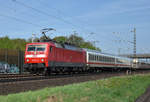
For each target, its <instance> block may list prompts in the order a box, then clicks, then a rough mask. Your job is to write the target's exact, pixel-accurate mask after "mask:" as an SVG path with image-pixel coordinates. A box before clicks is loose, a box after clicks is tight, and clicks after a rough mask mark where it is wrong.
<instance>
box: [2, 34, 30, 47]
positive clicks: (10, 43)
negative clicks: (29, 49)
mask: <svg viewBox="0 0 150 102" xmlns="http://www.w3.org/2000/svg"><path fill="white" fill-rule="evenodd" d="M26 43H27V42H26V40H25V39H10V38H9V37H8V36H5V37H1V38H0V48H1V49H14V50H25V45H26Z"/></svg>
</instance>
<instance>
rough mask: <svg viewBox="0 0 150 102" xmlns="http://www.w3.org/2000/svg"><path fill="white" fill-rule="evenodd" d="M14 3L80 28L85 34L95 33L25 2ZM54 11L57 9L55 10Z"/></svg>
mask: <svg viewBox="0 0 150 102" xmlns="http://www.w3.org/2000/svg"><path fill="white" fill-rule="evenodd" d="M12 1H13V2H14V3H17V4H19V5H22V6H24V7H26V8H30V9H32V10H34V11H36V12H38V13H41V14H43V15H46V16H49V17H52V18H55V19H57V20H59V21H62V22H64V23H66V24H69V25H71V26H72V27H76V28H80V29H81V30H82V31H83V32H85V31H87V32H93V31H90V30H87V29H85V28H83V27H81V26H78V25H75V24H73V23H71V22H69V21H67V20H64V19H62V18H60V17H57V16H55V15H51V14H49V13H47V12H45V11H42V10H39V9H37V8H34V7H31V6H29V5H27V4H25V3H23V2H20V1H17V0H12ZM53 9H55V8H53ZM55 10H56V9H55ZM57 11H58V10H57ZM59 12H61V11H59Z"/></svg>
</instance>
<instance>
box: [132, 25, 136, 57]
mask: <svg viewBox="0 0 150 102" xmlns="http://www.w3.org/2000/svg"><path fill="white" fill-rule="evenodd" d="M131 32H133V33H134V37H133V57H135V58H136V28H134V29H133V30H132V31H131Z"/></svg>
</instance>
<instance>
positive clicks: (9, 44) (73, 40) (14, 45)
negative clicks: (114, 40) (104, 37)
mask: <svg viewBox="0 0 150 102" xmlns="http://www.w3.org/2000/svg"><path fill="white" fill-rule="evenodd" d="M48 38H50V37H48ZM44 39H45V37H44V36H41V37H40V38H34V39H33V41H34V42H37V41H42V40H44ZM52 40H55V41H56V42H58V43H66V42H67V43H70V44H73V45H75V46H77V47H80V48H88V49H92V50H99V51H101V50H100V48H98V47H96V46H95V45H94V44H93V43H92V42H90V41H85V40H84V39H83V38H82V37H80V36H78V35H77V34H71V35H70V36H69V37H67V36H57V37H54V38H53V39H52ZM31 42H32V38H29V39H27V40H26V39H20V38H15V39H11V38H9V37H8V36H5V37H0V48H1V49H4V48H5V49H16V50H17V49H18V50H25V45H26V44H27V43H31Z"/></svg>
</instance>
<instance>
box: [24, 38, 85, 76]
mask: <svg viewBox="0 0 150 102" xmlns="http://www.w3.org/2000/svg"><path fill="white" fill-rule="evenodd" d="M85 67H86V52H85V51H84V50H82V49H80V48H78V47H75V46H72V45H69V44H59V43H56V42H52V41H49V42H37V43H29V44H27V45H26V51H25V64H24V68H25V69H26V70H27V71H29V72H31V73H36V74H37V73H45V74H50V73H51V72H64V71H65V72H66V71H68V72H72V71H76V70H77V71H79V70H81V71H82V70H84V68H85Z"/></svg>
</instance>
